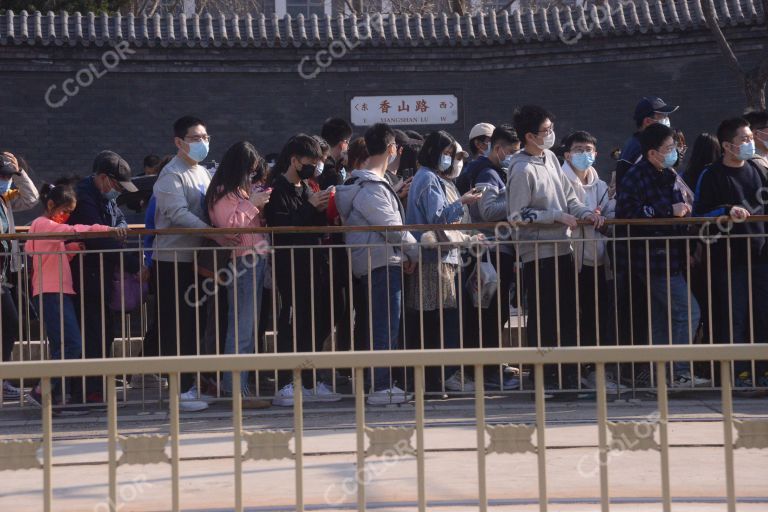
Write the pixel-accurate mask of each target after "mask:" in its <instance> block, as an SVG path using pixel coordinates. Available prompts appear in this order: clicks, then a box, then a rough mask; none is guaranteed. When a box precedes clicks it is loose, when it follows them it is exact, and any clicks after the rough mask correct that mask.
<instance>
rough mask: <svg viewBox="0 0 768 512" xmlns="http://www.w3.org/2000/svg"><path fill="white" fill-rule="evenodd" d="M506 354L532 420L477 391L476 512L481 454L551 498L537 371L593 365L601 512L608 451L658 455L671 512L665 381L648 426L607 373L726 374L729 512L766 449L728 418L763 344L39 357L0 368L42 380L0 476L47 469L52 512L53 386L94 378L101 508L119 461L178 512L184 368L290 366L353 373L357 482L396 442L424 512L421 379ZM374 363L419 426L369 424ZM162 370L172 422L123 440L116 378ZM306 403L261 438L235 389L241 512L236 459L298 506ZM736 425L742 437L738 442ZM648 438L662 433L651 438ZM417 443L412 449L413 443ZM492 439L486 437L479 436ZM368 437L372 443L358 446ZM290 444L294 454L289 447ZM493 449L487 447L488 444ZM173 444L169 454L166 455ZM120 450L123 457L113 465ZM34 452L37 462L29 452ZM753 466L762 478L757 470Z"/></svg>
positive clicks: (765, 429) (765, 350)
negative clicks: (406, 379)
mask: <svg viewBox="0 0 768 512" xmlns="http://www.w3.org/2000/svg"><path fill="white" fill-rule="evenodd" d="M508 357H514V358H515V359H516V360H517V361H519V362H520V363H521V364H523V365H530V366H532V367H533V370H534V375H535V385H534V389H533V391H534V393H535V421H534V422H531V423H522V424H501V425H493V426H490V425H488V424H487V422H486V419H485V394H484V391H485V390H484V385H483V380H481V379H480V380H478V381H477V386H476V387H475V393H474V397H475V431H476V436H477V445H476V457H477V472H478V488H477V505H478V508H479V510H481V511H485V510H487V509H488V501H489V496H488V495H487V489H486V457H487V456H488V455H489V454H491V453H499V454H503V453H507V454H516V453H534V454H536V457H537V465H538V494H537V497H538V503H539V510H541V511H542V512H545V511H546V510H548V507H549V500H548V494H547V489H548V486H547V449H548V445H547V420H546V406H545V393H546V389H545V379H544V377H545V370H544V369H545V365H550V364H552V365H554V364H593V365H595V368H596V374H597V378H596V392H597V402H596V408H597V410H596V412H597V420H598V421H597V426H598V439H597V446H598V451H599V472H600V503H601V510H603V511H606V512H607V511H608V510H609V509H610V504H611V502H610V493H609V486H608V482H609V477H610V475H609V467H608V464H607V462H608V457H609V454H610V452H611V451H612V450H622V449H624V450H647V449H651V450H657V451H658V452H659V454H660V463H659V468H660V474H661V489H660V493H659V496H660V500H661V502H662V504H663V510H664V511H666V512H668V511H670V510H671V504H672V499H673V498H672V493H671V487H670V456H669V437H668V402H667V384H666V381H665V379H659V380H658V399H657V400H658V416H657V418H656V419H654V420H653V421H650V422H641V423H638V422H612V421H608V414H607V392H606V365H609V364H615V363H620V364H625V363H645V362H648V361H651V362H652V363H653V365H654V367H655V369H656V372H657V373H658V374H663V373H664V372H665V364H671V363H672V362H674V361H680V360H684V361H714V362H716V364H717V365H718V367H719V368H720V371H721V372H722V382H723V385H722V388H721V396H722V423H723V427H724V430H723V432H724V434H723V455H724V469H723V471H724V476H725V479H724V481H725V489H726V493H725V496H724V499H725V501H726V502H727V509H728V511H729V512H734V511H735V510H736V502H737V494H736V482H735V476H734V456H735V454H734V451H735V450H736V449H739V448H753V449H768V422H766V421H765V420H757V419H746V418H743V419H735V418H734V417H733V404H732V386H731V378H730V376H731V375H730V372H731V365H732V364H733V362H734V361H735V360H742V359H743V360H758V359H768V346H766V345H746V344H745V345H738V346H716V345H710V346H681V347H584V348H580V347H570V348H559V349H555V350H552V351H549V352H542V351H540V350H536V349H532V348H523V349H517V350H512V349H485V350H481V349H468V350H464V351H457V350H456V351H450V350H425V351H421V352H418V351H382V352H375V353H373V352H367V351H363V352H357V353H354V352H347V353H335V354H334V353H318V354H267V355H235V356H200V357H194V358H184V357H162V358H157V357H150V358H126V359H106V360H103V361H97V360H83V361H63V362H60V361H45V362H35V363H31V362H18V363H5V364H4V365H2V366H0V377H1V378H4V379H32V378H41V379H42V390H43V394H42V425H43V431H42V438H41V439H31V440H10V441H2V442H0V471H2V470H19V469H34V468H41V469H42V471H43V482H42V486H41V489H42V501H43V503H44V510H45V511H46V512H48V511H49V510H51V509H52V504H53V490H54V488H55V482H54V481H53V480H52V465H53V463H54V461H53V450H52V446H53V433H54V432H53V422H52V409H53V407H52V394H51V385H52V379H54V378H59V377H67V376H70V377H76V376H81V375H89V376H90V375H98V376H103V377H104V378H105V379H106V384H107V403H108V412H107V419H108V454H109V458H108V471H109V497H108V503H109V510H111V511H115V510H119V509H121V504H120V502H119V501H118V492H117V490H118V468H119V467H121V466H123V465H127V464H145V463H154V462H168V463H169V464H170V466H171V489H172V498H171V504H170V507H169V510H173V511H177V510H179V509H180V490H179V481H180V474H181V467H180V461H179V393H178V392H179V383H180V378H181V377H180V374H181V373H182V372H206V371H216V372H223V371H231V372H232V375H233V381H234V384H235V385H237V384H239V381H240V374H239V372H240V371H248V370H254V369H255V370H261V371H271V370H286V371H290V372H292V378H293V380H294V385H295V386H296V387H297V388H299V389H300V388H301V384H302V371H303V370H304V369H306V368H308V367H309V368H314V369H322V368H331V367H347V368H353V369H354V380H353V383H354V384H353V389H354V397H355V401H354V403H355V415H356V436H357V443H356V460H357V470H356V471H357V472H358V475H359V473H360V472H361V471H363V470H364V468H365V466H366V458H367V457H371V456H376V455H381V454H382V451H383V450H395V449H396V447H395V446H394V445H395V444H396V443H405V444H404V447H405V448H407V450H403V449H402V448H403V447H402V446H401V449H400V450H399V451H394V453H397V454H400V455H402V454H405V453H407V454H409V455H411V454H412V455H415V457H416V460H417V475H416V476H417V482H418V485H417V489H418V492H417V503H418V509H419V510H420V511H425V510H427V495H426V490H425V448H424V447H425V435H426V431H425V428H424V397H425V395H424V377H425V367H427V366H429V365H444V366H450V365H462V364H463V365H468V366H470V367H474V368H475V371H476V372H481V371H482V369H483V366H484V365H493V364H496V363H497V362H498V361H500V360H504V359H505V358H508ZM372 361H375V364H376V365H381V366H387V367H390V366H391V367H396V366H408V367H412V368H413V369H414V372H415V378H414V386H415V411H414V412H415V428H405V427H400V428H397V429H394V430H397V432H396V434H397V435H391V434H392V432H393V429H392V428H391V427H389V428H374V427H368V426H367V425H366V419H365V406H364V396H365V395H364V394H365V390H364V369H365V368H367V367H368V366H369V365H370V364H371V363H372ZM161 372H162V373H167V374H168V376H169V385H170V424H169V432H168V435H157V434H153V435H119V428H118V416H117V406H118V403H117V394H116V379H117V377H118V376H119V375H122V374H126V373H128V374H139V373H161ZM302 403H303V400H302V395H301V393H299V394H297V397H296V400H295V402H294V404H293V412H294V415H293V418H294V426H293V430H292V431H290V430H281V431H273V430H263V431H256V432H247V431H244V430H243V426H242V418H243V416H242V398H241V397H240V395H239V394H237V393H235V396H234V399H233V400H232V418H233V430H232V432H233V435H234V458H233V462H234V483H235V485H234V496H232V503H233V504H234V509H235V510H237V511H241V510H243V498H242V496H243V462H244V461H246V460H264V459H270V458H284V457H288V458H292V459H294V461H295V466H294V473H295V489H296V492H295V509H296V510H297V511H303V510H304V480H303V471H304V461H303V456H304V452H303V448H302V446H303V444H302V436H303V430H304V428H303V418H304V415H303V408H302ZM734 429H735V430H736V432H737V434H738V437H737V438H734ZM656 432H658V441H657V436H656ZM414 436H415V441H416V442H415V446H413V445H412V444H411V439H412V438H413V437H414ZM486 436H488V438H486ZM366 437H367V438H368V446H367V447H366ZM246 440H247V441H248V447H249V449H248V451H247V452H243V443H244V442H245V441H246ZM290 440H293V441H294V447H295V448H294V450H292V451H291V450H290V448H289V445H288V443H289V441H290ZM488 441H490V442H488ZM169 443H170V458H168V457H167V456H166V449H167V445H168V444H169ZM118 444H119V445H120V451H121V452H122V456H121V457H120V458H119V459H118ZM40 448H42V463H41V462H40V460H39V459H38V456H37V451H38V449H40ZM753 470H757V471H759V469H757V468H753ZM356 491H357V502H356V508H357V510H359V511H363V510H365V509H366V508H365V507H366V485H365V480H364V479H362V478H358V479H357V489H356Z"/></svg>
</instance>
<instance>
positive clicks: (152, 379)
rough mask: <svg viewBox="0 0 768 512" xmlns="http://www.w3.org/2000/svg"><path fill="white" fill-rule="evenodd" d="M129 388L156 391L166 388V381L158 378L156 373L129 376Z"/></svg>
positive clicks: (163, 378)
mask: <svg viewBox="0 0 768 512" xmlns="http://www.w3.org/2000/svg"><path fill="white" fill-rule="evenodd" d="M131 387H132V388H133V389H158V388H167V387H168V379H166V378H165V377H160V376H159V375H158V374H156V373H147V374H141V373H137V374H135V375H131Z"/></svg>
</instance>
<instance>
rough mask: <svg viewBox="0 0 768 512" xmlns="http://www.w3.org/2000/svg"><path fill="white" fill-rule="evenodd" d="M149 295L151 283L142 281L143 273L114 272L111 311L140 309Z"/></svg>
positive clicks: (110, 299) (110, 301)
mask: <svg viewBox="0 0 768 512" xmlns="http://www.w3.org/2000/svg"><path fill="white" fill-rule="evenodd" d="M147 295H149V283H143V282H142V281H141V274H130V273H128V272H122V273H121V272H120V271H119V270H116V271H115V273H114V274H112V294H111V296H110V298H109V309H110V311H116V312H119V311H125V312H126V313H127V312H129V311H133V310H135V309H138V307H139V306H141V305H142V304H143V303H144V302H145V301H146V300H147Z"/></svg>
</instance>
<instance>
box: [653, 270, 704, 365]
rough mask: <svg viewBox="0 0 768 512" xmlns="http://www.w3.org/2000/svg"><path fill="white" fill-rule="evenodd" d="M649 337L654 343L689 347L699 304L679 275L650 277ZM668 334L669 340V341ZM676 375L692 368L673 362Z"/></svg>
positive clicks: (698, 317)
mask: <svg viewBox="0 0 768 512" xmlns="http://www.w3.org/2000/svg"><path fill="white" fill-rule="evenodd" d="M650 285H651V289H650V294H651V334H652V336H653V344H654V345H659V344H662V345H663V344H669V342H670V341H671V342H672V344H674V345H685V344H692V343H693V338H694V336H695V335H696V329H697V328H698V326H699V320H700V318H701V313H700V311H699V304H698V303H697V302H696V299H695V298H694V297H693V295H692V294H691V293H689V292H688V283H687V282H686V281H685V279H683V275H682V274H681V273H676V274H672V275H670V278H669V280H667V276H666V274H663V275H651V279H650ZM670 334H671V335H672V339H671V340H670ZM674 370H675V373H689V372H690V371H691V365H690V363H688V362H685V361H675V362H674Z"/></svg>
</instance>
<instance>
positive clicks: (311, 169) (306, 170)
mask: <svg viewBox="0 0 768 512" xmlns="http://www.w3.org/2000/svg"><path fill="white" fill-rule="evenodd" d="M316 168H317V167H315V166H314V165H312V164H304V165H302V166H301V168H300V169H299V178H301V179H303V180H306V179H309V178H311V177H312V176H314V175H315V169H316Z"/></svg>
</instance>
